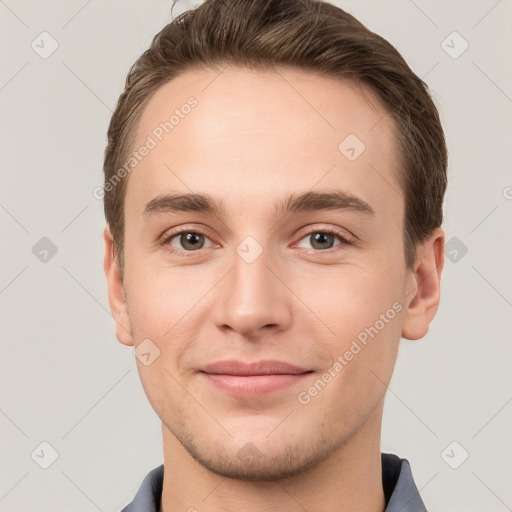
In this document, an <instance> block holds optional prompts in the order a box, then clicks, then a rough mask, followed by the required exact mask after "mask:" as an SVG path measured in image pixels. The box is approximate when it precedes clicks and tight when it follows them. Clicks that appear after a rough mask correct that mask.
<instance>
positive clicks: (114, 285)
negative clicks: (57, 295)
mask: <svg viewBox="0 0 512 512" xmlns="http://www.w3.org/2000/svg"><path fill="white" fill-rule="evenodd" d="M103 240H104V241H105V257H104V260H103V269H104V270H105V276H106V278H107V286H108V301H109V303H110V310H111V311H112V317H113V318H114V320H115V322H116V337H117V339H118V340H119V341H120V342H121V343H122V344H123V345H133V344H134V343H133V337H132V332H131V327H130V322H129V318H128V309H127V306H126V296H125V293H124V284H123V281H122V279H121V276H120V273H119V268H118V267H117V262H116V258H115V249H114V242H113V238H112V234H111V232H110V227H109V226H108V225H107V226H106V227H105V229H104V231H103Z"/></svg>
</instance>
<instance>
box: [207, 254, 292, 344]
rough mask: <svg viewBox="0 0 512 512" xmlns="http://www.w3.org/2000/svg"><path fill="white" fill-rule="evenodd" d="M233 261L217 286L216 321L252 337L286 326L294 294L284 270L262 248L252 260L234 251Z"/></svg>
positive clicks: (243, 335) (221, 325) (224, 328)
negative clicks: (291, 291)
mask: <svg viewBox="0 0 512 512" xmlns="http://www.w3.org/2000/svg"><path fill="white" fill-rule="evenodd" d="M232 262H233V266H232V268H231V270H230V272H228V274H227V275H226V276H225V278H224V279H222V280H221V282H219V284H218V286H217V287H216V288H217V289H216V296H215V305H214V311H213V321H214V323H215V325H216V326H217V327H218V328H219V329H222V330H224V331H226V330H233V331H235V332H237V333H238V334H239V335H240V336H242V337H244V338H247V339H253V340H254V339H257V338H261V337H262V336H265V335H267V336H268V335H269V333H270V332H271V331H274V332H279V331H282V330H286V329H287V328H288V327H289V324H290V322H291V317H292V315H291V306H292V304H291V303H290V301H291V300H292V298H293V294H292V293H290V291H289V290H288V288H287V286H286V281H287V276H286V275H284V274H285V270H283V269H282V268H281V267H280V266H279V265H278V264H277V263H276V261H272V260H271V258H270V257H269V255H268V254H267V252H266V251H265V250H264V251H263V252H262V254H260V256H259V257H258V258H257V259H256V260H255V261H252V262H248V261H246V260H245V259H244V258H243V257H241V256H239V254H238V253H235V254H234V257H233V259H232Z"/></svg>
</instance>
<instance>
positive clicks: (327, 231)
mask: <svg viewBox="0 0 512 512" xmlns="http://www.w3.org/2000/svg"><path fill="white" fill-rule="evenodd" d="M183 233H193V234H196V235H204V236H205V237H207V238H209V237H208V234H207V233H206V232H205V231H203V230H202V229H201V228H193V229H187V228H183V229H181V230H180V231H175V232H172V233H170V234H169V236H166V237H164V239H163V240H162V243H161V245H163V246H165V248H166V250H169V251H170V252H171V253H173V254H177V255H178V256H180V257H182V258H190V257H193V256H195V253H197V252H199V249H198V250H196V251H185V250H179V249H176V248H175V247H172V246H171V245H169V242H170V241H171V240H172V239H173V238H175V237H177V236H179V235H182V234H183ZM313 233H323V234H329V235H334V236H335V237H337V238H338V239H339V240H340V242H341V243H340V244H339V245H337V246H335V247H331V248H330V249H324V250H321V249H308V251H310V252H315V253H319V254H321V253H327V254H332V253H333V252H334V251H336V250H338V249H337V248H339V247H341V246H343V245H353V241H352V240H349V239H348V238H347V237H346V236H344V235H342V234H341V233H340V232H339V231H338V230H336V229H334V228H321V229H312V230H311V231H308V232H307V233H305V234H304V235H303V236H302V237H301V238H300V239H299V242H300V241H301V240H303V239H304V238H306V237H307V236H310V235H312V234H313ZM182 252H185V253H189V254H187V255H186V256H183V255H182V254H180V253H182Z"/></svg>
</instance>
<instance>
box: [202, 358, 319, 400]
mask: <svg viewBox="0 0 512 512" xmlns="http://www.w3.org/2000/svg"><path fill="white" fill-rule="evenodd" d="M310 373H312V370H307V369H306V368H301V367H298V366H295V365H292V364H290V363H285V362H283V361H271V360H265V361H256V362H250V363H248V362H244V361H235V360H228V361H218V362H216V363H212V364H209V365H207V366H205V367H204V368H203V369H202V370H201V371H200V374H201V375H203V376H204V378H206V379H207V380H208V381H209V383H210V384H212V385H214V386H215V387H216V388H217V389H220V390H222V391H224V392H225V393H227V394H229V395H231V396H238V397H241V396H245V397H251V396H253V397H254V396H258V395H264V394H268V393H271V392H274V391H278V390H282V389H285V388H287V387H289V386H292V385H293V384H296V383H298V382H299V381H300V380H302V379H303V378H305V377H306V376H307V375H309V374H310Z"/></svg>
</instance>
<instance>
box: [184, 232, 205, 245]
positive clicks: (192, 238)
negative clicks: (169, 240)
mask: <svg viewBox="0 0 512 512" xmlns="http://www.w3.org/2000/svg"><path fill="white" fill-rule="evenodd" d="M201 236H203V235H201V234H197V233H185V234H183V235H182V236H181V243H182V245H183V247H185V248H188V249H197V248H198V245H200V244H199V243H198V242H199V237H201ZM187 245H188V246H187ZM199 248H200V247H199Z"/></svg>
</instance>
